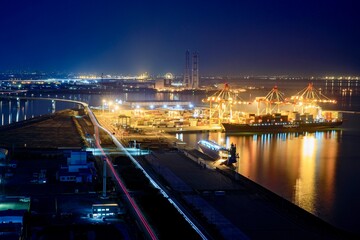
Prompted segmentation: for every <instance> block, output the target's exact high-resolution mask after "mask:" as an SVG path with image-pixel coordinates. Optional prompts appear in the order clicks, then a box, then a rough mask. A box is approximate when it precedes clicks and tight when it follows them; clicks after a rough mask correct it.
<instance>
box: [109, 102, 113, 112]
mask: <svg viewBox="0 0 360 240" xmlns="http://www.w3.org/2000/svg"><path fill="white" fill-rule="evenodd" d="M112 104H113V102H112V101H110V102H109V112H111V105H112Z"/></svg>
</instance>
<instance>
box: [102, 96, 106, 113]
mask: <svg viewBox="0 0 360 240" xmlns="http://www.w3.org/2000/svg"><path fill="white" fill-rule="evenodd" d="M105 104H106V100H105V99H103V100H102V112H103V113H104V110H105Z"/></svg>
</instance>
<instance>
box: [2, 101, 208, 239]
mask: <svg viewBox="0 0 360 240" xmlns="http://www.w3.org/2000/svg"><path fill="white" fill-rule="evenodd" d="M0 98H10V99H26V100H51V101H61V102H71V103H75V104H79V105H82V106H83V107H84V108H85V109H86V110H87V112H88V114H89V117H90V119H91V122H92V123H93V125H94V131H95V142H96V147H97V148H98V149H99V150H100V152H101V154H102V157H103V158H104V160H105V161H106V163H107V164H108V166H109V168H110V170H111V172H112V174H113V176H114V177H115V179H116V181H117V183H118V185H119V186H120V188H121V189H122V191H123V192H124V194H125V196H126V199H127V200H128V202H129V203H130V205H131V207H132V208H133V210H134V211H135V213H136V216H137V218H138V219H139V220H140V222H141V224H142V227H143V229H145V230H146V233H147V235H148V237H150V238H151V239H158V238H157V236H156V235H155V233H154V231H153V230H152V228H151V227H150V225H149V223H148V221H147V220H146V218H145V217H144V215H143V213H142V212H141V210H140V209H139V207H138V206H137V204H136V202H135V201H134V199H133V198H132V197H131V196H130V194H129V192H128V191H127V189H126V187H125V184H124V183H123V181H122V180H121V179H120V177H119V175H118V173H117V171H116V170H115V168H114V166H113V164H112V162H111V161H110V159H109V158H108V157H107V156H106V153H105V152H104V150H103V148H102V147H101V145H100V141H99V128H101V129H102V130H104V131H105V132H106V133H107V134H108V135H109V136H111V138H112V140H113V142H114V144H115V145H116V146H117V147H118V148H119V149H121V150H122V151H123V152H125V153H126V155H127V156H128V157H129V158H130V160H131V161H132V162H133V163H134V164H135V165H136V166H137V167H138V168H139V169H140V170H141V171H142V172H143V173H144V175H145V176H146V177H147V178H148V179H149V181H150V182H151V184H152V185H153V186H154V187H155V188H157V189H159V191H160V192H161V194H162V195H163V196H164V197H165V198H166V199H167V200H168V201H169V202H170V203H171V204H172V205H173V206H174V207H175V208H176V209H177V211H178V212H179V213H180V214H181V215H182V216H183V217H184V218H185V220H186V221H187V222H188V223H189V224H190V225H191V227H192V228H193V229H194V230H195V231H196V232H197V233H198V234H199V236H200V237H201V238H202V239H208V238H207V237H206V236H205V234H204V233H203V232H202V231H201V230H200V229H199V228H198V227H197V226H196V225H195V224H194V223H193V221H192V220H191V219H190V218H191V217H190V216H189V215H188V214H187V213H185V210H184V208H183V207H182V206H181V205H180V204H178V203H177V202H176V200H174V199H172V198H171V197H170V196H169V195H168V194H167V193H166V191H165V190H164V188H163V187H161V186H160V185H159V184H157V183H156V182H155V180H154V179H153V178H152V177H151V176H150V175H149V174H148V173H147V172H146V171H145V169H144V168H143V167H142V166H141V165H140V164H139V163H138V162H137V161H136V160H135V159H134V157H133V156H131V154H129V153H128V151H127V150H126V149H125V148H124V147H123V146H122V144H121V143H120V142H119V141H118V140H117V139H116V137H114V136H113V135H112V134H111V132H109V131H108V130H107V129H105V128H104V127H102V126H101V125H100V124H99V122H98V121H97V119H96V117H95V115H94V113H93V112H92V111H91V109H90V107H89V104H87V103H85V102H81V101H75V100H68V99H61V98H41V97H21V96H1V95H0ZM182 209H183V210H182Z"/></svg>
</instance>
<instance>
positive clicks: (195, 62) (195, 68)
mask: <svg viewBox="0 0 360 240" xmlns="http://www.w3.org/2000/svg"><path fill="white" fill-rule="evenodd" d="M191 82H192V86H191V87H192V88H195V89H196V88H199V55H198V53H197V52H194V53H193V57H192V76H191Z"/></svg>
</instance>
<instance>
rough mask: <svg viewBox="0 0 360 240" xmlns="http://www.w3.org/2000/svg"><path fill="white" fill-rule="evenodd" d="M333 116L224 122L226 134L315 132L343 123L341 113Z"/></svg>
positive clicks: (281, 117)
mask: <svg viewBox="0 0 360 240" xmlns="http://www.w3.org/2000/svg"><path fill="white" fill-rule="evenodd" d="M328 113H329V115H330V116H331V114H334V115H335V113H336V117H333V118H318V119H313V117H312V115H301V116H300V115H297V116H296V117H295V119H294V120H288V116H286V115H276V114H275V115H265V116H257V117H253V118H252V119H247V121H246V122H244V123H222V126H223V128H224V131H225V132H226V134H233V135H234V134H244V133H281V132H314V131H319V130H328V129H332V128H335V127H338V126H340V125H341V124H342V122H343V121H342V118H341V114H340V113H338V112H328Z"/></svg>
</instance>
